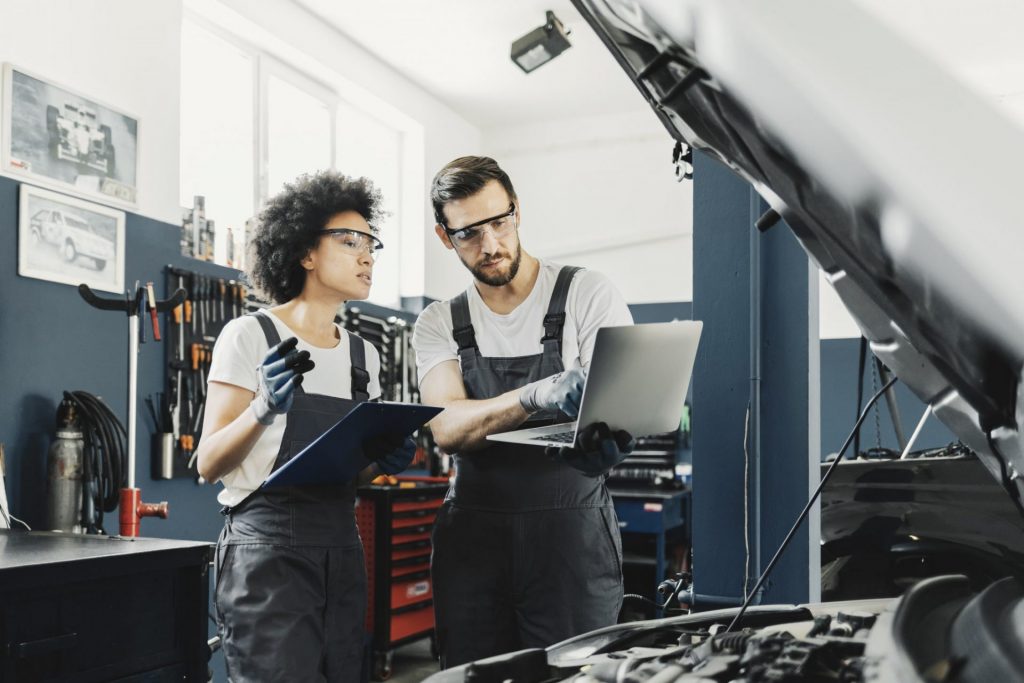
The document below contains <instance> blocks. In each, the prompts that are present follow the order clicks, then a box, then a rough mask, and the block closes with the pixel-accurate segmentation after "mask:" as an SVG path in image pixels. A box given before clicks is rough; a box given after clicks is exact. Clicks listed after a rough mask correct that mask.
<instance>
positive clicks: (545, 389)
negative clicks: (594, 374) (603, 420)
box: [519, 360, 587, 418]
mask: <svg viewBox="0 0 1024 683" xmlns="http://www.w3.org/2000/svg"><path fill="white" fill-rule="evenodd" d="M586 381H587V369H586V368H584V367H583V366H582V365H580V362H579V360H577V361H576V363H574V364H573V366H572V367H571V368H569V369H568V370H566V371H565V372H559V373H558V374H555V375H551V376H550V377H545V378H544V379H542V380H538V381H536V382H532V383H530V384H527V385H526V386H525V387H523V388H522V390H521V391H520V393H519V405H521V406H522V407H523V410H525V411H526V412H527V413H529V414H531V415H532V414H533V413H539V412H541V411H548V410H560V411H562V412H563V413H565V414H566V415H568V416H569V417H572V418H575V417H576V416H577V415H579V412H580V399H581V398H583V385H584V384H585V383H586Z"/></svg>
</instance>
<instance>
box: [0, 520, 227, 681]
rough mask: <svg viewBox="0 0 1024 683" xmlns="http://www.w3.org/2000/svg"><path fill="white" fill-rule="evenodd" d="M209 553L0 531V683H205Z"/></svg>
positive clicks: (156, 542)
mask: <svg viewBox="0 0 1024 683" xmlns="http://www.w3.org/2000/svg"><path fill="white" fill-rule="evenodd" d="M211 555H212V546H211V545H210V544H209V543H197V542H191V541H171V540H163V539H147V538H136V539H123V538H120V537H109V536H84V535H77V534H60V533H51V532H19V531H11V530H7V529H3V530H0V681H18V683H31V682H34V681H56V680H61V681H75V682H76V683H90V682H92V681H118V682H119V683H128V682H139V683H141V682H142V681H145V682H146V683H157V682H161V681H172V680H173V681H206V680H208V674H207V663H208V661H209V658H210V651H209V647H208V646H207V633H208V615H207V604H208V599H209V585H208V578H207V577H208V570H209V562H210V557H211Z"/></svg>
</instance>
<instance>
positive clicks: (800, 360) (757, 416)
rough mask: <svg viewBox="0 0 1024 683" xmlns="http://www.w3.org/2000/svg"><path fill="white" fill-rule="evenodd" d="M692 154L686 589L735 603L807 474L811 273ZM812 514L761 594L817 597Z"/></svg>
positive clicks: (794, 507) (813, 360) (812, 402)
mask: <svg viewBox="0 0 1024 683" xmlns="http://www.w3.org/2000/svg"><path fill="white" fill-rule="evenodd" d="M694 157H695V158H694V193H693V194H694V213H693V226H694V227H693V317H694V319H695V320H703V321H704V332H703V335H702V338H701V347H700V352H699V353H698V356H697V365H696V368H695V369H694V376H693V395H694V399H693V405H694V413H693V516H692V522H693V523H692V529H693V572H694V590H695V591H696V593H697V594H698V595H709V596H721V597H734V598H737V599H742V596H743V592H744V586H745V585H746V586H747V587H752V586H753V584H754V582H755V580H756V579H757V576H758V575H759V574H760V572H761V569H762V568H763V567H764V566H765V565H766V564H767V563H768V561H769V560H770V559H771V556H772V554H773V553H774V551H775V549H776V548H777V547H778V545H779V544H780V543H781V541H782V539H783V537H784V536H785V534H786V532H787V531H788V529H789V527H790V525H791V524H792V523H793V521H794V520H795V519H796V516H797V515H798V514H799V512H800V510H801V509H802V507H803V505H804V504H805V503H806V500H807V498H808V496H809V494H810V491H811V490H812V489H813V487H814V486H815V485H816V483H817V481H818V479H817V478H818V463H819V461H820V454H819V450H820V445H819V437H818V419H819V418H818V414H819V405H818V381H819V379H818V378H819V370H818V298H817V282H818V280H817V268H816V267H814V266H813V264H811V263H810V261H809V259H808V257H807V255H806V253H805V252H804V251H803V249H802V248H801V247H800V245H799V244H798V243H797V241H796V239H795V237H794V236H793V234H792V232H791V231H790V230H789V227H788V226H786V225H785V224H784V223H779V224H778V225H776V226H775V227H774V228H772V229H771V230H769V231H768V232H767V233H765V234H763V235H761V234H759V233H757V231H756V230H755V228H754V227H753V226H754V221H756V220H757V218H758V217H759V216H760V215H761V214H762V213H763V212H764V211H765V210H766V209H767V208H768V207H767V205H766V204H765V203H764V201H763V200H762V199H761V198H760V197H759V196H758V195H757V194H756V192H754V190H753V189H752V188H751V187H750V185H749V184H747V183H746V182H745V181H743V180H741V179H740V178H739V177H737V176H736V175H734V174H733V173H732V172H731V171H729V170H728V169H727V168H725V167H724V166H722V165H721V164H719V163H718V162H716V161H714V160H712V159H710V158H709V157H707V156H705V155H702V154H699V153H697V154H695V155H694ZM758 368H759V369H760V370H759V372H758V371H757V369H758ZM748 408H749V416H748ZM745 431H746V432H747V433H748V437H747V448H746V454H745V453H744V433H745ZM818 519H819V515H818V513H817V510H814V511H812V513H811V519H809V520H808V523H805V525H804V526H803V527H802V528H801V533H800V534H799V535H798V536H797V537H796V538H795V540H794V541H793V543H792V544H791V546H790V548H789V550H788V551H787V553H786V555H785V556H784V558H783V560H782V562H781V563H780V564H779V565H778V566H777V567H776V569H775V570H774V572H773V574H772V578H771V580H770V582H769V583H768V584H767V588H766V590H765V593H764V595H763V596H762V598H761V600H760V601H761V602H805V601H807V600H815V599H817V597H818V595H819V586H818V583H819V578H818V564H819V542H818V537H819V535H818ZM745 573H746V575H747V576H746V581H745V579H744V575H745Z"/></svg>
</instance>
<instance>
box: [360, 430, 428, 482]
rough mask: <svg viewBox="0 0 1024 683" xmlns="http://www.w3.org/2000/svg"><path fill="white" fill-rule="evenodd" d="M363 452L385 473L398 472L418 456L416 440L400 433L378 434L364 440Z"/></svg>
mask: <svg viewBox="0 0 1024 683" xmlns="http://www.w3.org/2000/svg"><path fill="white" fill-rule="evenodd" d="M363 454H364V455H365V456H366V457H367V458H369V459H370V460H373V461H374V462H375V463H376V465H377V469H379V470H380V471H381V472H383V473H384V474H398V473H399V472H401V471H403V470H404V469H405V468H406V467H408V466H409V463H411V462H412V459H413V458H414V457H415V456H416V442H415V441H413V440H412V437H407V436H402V435H400V434H378V435H377V436H371V437H370V438H368V439H367V440H366V441H364V442H363Z"/></svg>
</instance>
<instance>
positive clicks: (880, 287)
mask: <svg viewBox="0 0 1024 683" xmlns="http://www.w3.org/2000/svg"><path fill="white" fill-rule="evenodd" d="M573 4H574V5H575V6H576V8H577V9H578V10H579V11H580V13H581V14H582V15H583V16H584V18H585V19H586V20H587V22H588V23H589V24H590V25H591V27H592V28H593V29H594V30H595V31H596V32H597V34H598V35H599V36H600V38H601V39H602V41H603V42H604V43H605V45H606V46H607V47H608V49H609V50H611V52H612V53H613V54H614V56H615V58H616V59H617V61H618V63H619V64H620V66H621V67H622V69H623V70H624V71H625V73H626V75H627V76H628V77H629V78H630V79H631V80H632V81H633V82H634V83H635V84H636V86H637V88H638V89H639V91H640V93H641V95H642V96H643V97H644V98H645V99H646V100H647V101H648V103H649V104H650V105H651V107H652V108H653V109H654V112H655V113H656V114H657V116H658V118H659V119H660V120H661V122H662V123H663V124H664V126H665V128H666V129H667V130H668V132H669V134H670V135H671V136H672V137H673V138H675V139H676V140H678V141H680V142H682V143H683V144H684V145H687V146H689V147H691V148H695V149H699V150H701V151H702V152H704V153H706V154H708V155H710V156H712V157H714V158H716V159H717V160H719V161H721V162H722V163H724V164H726V165H727V166H729V167H730V168H731V169H732V170H733V171H735V172H736V173H737V174H739V175H740V176H742V177H743V178H744V179H746V180H747V181H749V182H750V183H751V184H752V185H753V187H754V188H755V189H756V190H757V191H758V193H759V194H760V195H761V196H762V197H763V198H764V199H765V201H767V203H768V204H769V205H770V206H771V207H772V209H773V210H775V211H776V212H778V213H779V214H781V216H782V217H783V218H784V219H785V221H786V223H788V225H789V226H790V228H791V229H792V230H793V232H794V233H795V235H796V237H797V239H798V240H799V241H800V243H801V244H802V245H803V247H804V249H805V250H806V251H807V253H808V254H809V256H810V257H811V259H812V260H813V261H814V262H815V263H816V264H817V265H818V266H819V267H820V268H821V269H822V270H823V271H824V273H825V276H826V278H827V280H828V281H829V282H830V283H831V285H832V286H833V287H834V288H835V290H836V292H837V293H838V294H839V296H840V298H841V299H842V301H843V302H844V304H845V305H846V307H847V309H849V311H850V313H851V314H852V315H853V317H854V319H855V320H856V322H857V324H858V325H859V326H860V329H861V331H862V333H863V334H864V336H865V337H866V338H867V339H868V341H869V342H870V344H871V348H872V350H873V351H874V353H875V355H877V356H878V357H879V358H880V359H881V360H882V361H883V362H884V363H885V364H886V365H887V366H889V368H891V369H892V370H893V372H895V374H896V375H897V376H898V377H899V378H900V380H901V381H903V382H904V383H905V384H906V385H907V386H908V387H909V388H910V389H911V390H912V391H913V392H914V393H915V394H917V396H918V397H919V398H920V399H921V400H922V401H924V402H925V403H927V404H929V405H930V406H931V407H932V409H933V411H934V413H935V415H936V416H937V417H938V419H939V420H941V421H942V422H943V423H944V424H945V425H946V426H948V427H949V428H950V429H951V430H952V431H953V433H955V434H956V435H957V436H958V437H959V438H960V439H961V440H962V441H963V442H964V443H965V444H966V445H968V446H969V447H970V448H972V449H973V450H974V451H976V452H977V454H978V456H979V458H981V460H982V461H983V462H984V464H985V466H986V468H987V469H988V470H989V471H990V472H991V473H992V474H993V476H995V477H996V478H997V479H998V480H999V481H1000V482H1002V483H1003V485H1004V486H1005V487H1006V488H1007V490H1008V491H1009V492H1010V493H1011V495H1012V496H1013V498H1014V499H1015V500H1018V499H1019V498H1020V494H1021V493H1024V485H1022V481H1024V480H1022V478H1021V474H1024V440H1022V427H1024V381H1022V365H1024V362H1022V361H1024V278H1022V277H1021V276H1020V275H1019V273H1020V272H1021V261H1022V260H1024V211H1022V210H1021V208H1020V200H1019V199H1018V197H1017V195H1018V194H1019V193H1020V189H1019V186H1020V177H1021V174H1020V170H1019V164H1020V159H1022V158H1024V130H1021V129H1020V128H1018V127H1017V126H1015V125H1014V124H1013V123H1012V122H1011V121H1009V120H1008V119H1006V118H1004V117H1003V115H1001V114H1000V113H999V112H998V111H996V109H995V108H994V107H993V106H992V105H990V104H989V103H987V102H986V101H984V99H983V98H981V97H980V96H979V95H977V94H975V93H974V92H972V91H970V90H969V89H968V88H967V87H965V86H964V85H961V84H960V83H959V82H957V81H956V80H954V78H953V77H952V76H951V75H949V74H947V73H946V72H945V71H943V69H942V68H941V67H939V66H938V65H937V64H935V63H933V62H931V61H929V60H928V59H927V58H926V57H925V56H923V55H922V54H920V53H919V52H917V51H915V49H914V48H912V47H911V46H910V45H908V44H906V43H905V42H903V41H902V40H901V39H900V38H899V37H897V36H896V35H894V34H893V33H891V32H890V31H889V30H887V29H886V28H885V27H883V26H882V25H881V24H879V23H878V22H877V20H875V19H873V18H872V17H871V16H869V15H867V14H866V13H865V12H864V11H863V10H861V9H860V8H859V7H858V6H856V5H855V4H854V3H852V2H851V1H849V0H815V1H814V2H806V1H804V0H775V1H773V2H770V3H766V2H759V1H758V0H632V1H630V0H573ZM698 257H699V255H698Z"/></svg>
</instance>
